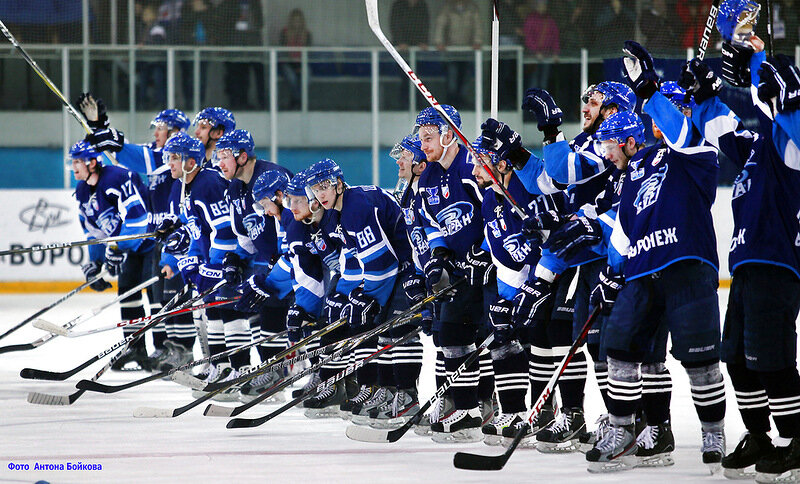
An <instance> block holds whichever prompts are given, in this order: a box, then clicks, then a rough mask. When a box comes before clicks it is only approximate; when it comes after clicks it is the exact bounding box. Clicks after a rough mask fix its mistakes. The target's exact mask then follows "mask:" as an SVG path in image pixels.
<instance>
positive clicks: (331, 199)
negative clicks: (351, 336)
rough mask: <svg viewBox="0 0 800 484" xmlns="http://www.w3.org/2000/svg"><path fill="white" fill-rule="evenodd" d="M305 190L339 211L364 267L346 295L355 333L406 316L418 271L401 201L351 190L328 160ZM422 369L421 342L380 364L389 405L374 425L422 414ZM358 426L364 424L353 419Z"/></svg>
mask: <svg viewBox="0 0 800 484" xmlns="http://www.w3.org/2000/svg"><path fill="white" fill-rule="evenodd" d="M306 186H307V187H308V189H309V190H310V191H311V193H312V194H313V195H314V196H315V198H316V199H317V201H319V203H320V205H322V206H323V207H324V208H325V209H326V210H328V211H335V212H338V214H339V223H338V227H337V231H338V232H339V234H340V237H341V239H342V240H343V242H344V247H345V248H346V249H348V250H349V251H350V252H351V253H353V254H354V255H355V257H356V258H357V260H358V262H359V263H360V265H361V267H362V275H361V279H362V280H361V281H360V284H359V286H358V287H356V288H355V289H353V290H351V291H350V292H349V294H348V295H347V299H348V304H347V307H346V309H345V310H344V314H345V315H347V316H348V322H349V324H350V328H351V331H352V332H353V333H361V332H363V331H366V330H368V329H371V328H372V327H374V326H376V325H378V324H381V323H382V322H383V321H385V320H387V319H391V318H393V317H394V316H396V315H397V314H400V313H402V312H403V311H404V310H405V308H407V307H408V305H409V301H408V299H407V298H406V295H405V293H404V292H403V290H402V287H403V286H402V284H403V281H406V280H407V279H408V278H409V277H413V275H414V269H413V263H412V251H411V247H410V245H409V243H408V239H407V238H406V234H405V226H404V225H403V219H402V214H401V211H400V207H399V206H398V205H397V201H396V200H395V199H394V198H392V196H391V195H389V194H388V193H386V192H383V191H382V190H380V189H378V188H377V187H374V186H369V185H367V186H361V187H349V186H347V185H346V184H345V182H344V176H343V174H342V172H341V169H340V168H339V167H338V165H336V163H335V162H333V161H332V160H328V159H326V160H321V161H319V162H317V163H316V164H314V165H313V166H312V167H311V168H309V170H308V178H307V179H306ZM411 329H412V327H411V325H410V324H403V325H399V326H397V327H393V328H391V329H390V330H389V331H387V333H384V334H381V335H379V337H378V341H377V343H378V345H379V346H385V345H387V344H389V343H391V342H392V341H393V340H396V339H398V338H400V337H402V336H404V335H405V334H407V333H408V332H409V331H410V330H411ZM384 361H385V359H384ZM421 368H422V343H421V342H420V340H419V337H415V338H413V339H411V340H410V341H409V342H407V343H405V344H403V345H402V346H400V347H395V348H393V349H392V350H391V351H389V361H386V362H385V363H384V364H380V362H379V365H378V384H379V385H380V386H381V390H383V392H382V393H385V401H384V402H382V403H380V404H379V405H377V406H376V407H375V408H373V409H372V410H371V411H369V413H368V415H369V419H370V423H371V424H372V425H375V426H378V427H386V426H393V425H400V424H402V423H404V422H405V421H406V420H407V419H409V418H410V417H411V416H413V415H414V414H415V413H416V412H417V411H418V410H419V401H418V398H417V379H418V378H419V373H420V370H421ZM323 379H324V377H323ZM376 399H377V397H376ZM353 422H354V423H362V422H363V421H361V420H358V419H356V418H355V417H354V419H353Z"/></svg>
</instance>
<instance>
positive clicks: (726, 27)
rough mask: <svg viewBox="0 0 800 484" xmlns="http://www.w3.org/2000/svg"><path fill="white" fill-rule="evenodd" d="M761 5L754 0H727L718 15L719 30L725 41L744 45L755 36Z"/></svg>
mask: <svg viewBox="0 0 800 484" xmlns="http://www.w3.org/2000/svg"><path fill="white" fill-rule="evenodd" d="M760 10H761V5H759V4H758V3H756V2H754V1H753V0H725V1H724V2H722V5H720V7H719V12H718V13H717V30H719V33H720V35H722V39H723V40H727V41H728V42H731V43H733V44H738V45H744V44H746V41H747V39H748V38H749V37H750V36H751V35H752V34H753V29H754V28H755V26H756V23H757V22H758V14H759V11H760ZM734 37H735V38H734Z"/></svg>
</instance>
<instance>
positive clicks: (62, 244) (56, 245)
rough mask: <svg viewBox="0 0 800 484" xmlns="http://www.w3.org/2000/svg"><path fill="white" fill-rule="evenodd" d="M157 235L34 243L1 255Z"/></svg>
mask: <svg viewBox="0 0 800 484" xmlns="http://www.w3.org/2000/svg"><path fill="white" fill-rule="evenodd" d="M155 235H156V234H155V232H150V233H147V234H135V235H119V236H116V237H106V238H105V239H91V240H77V241H75V242H56V243H53V244H44V245H32V246H30V247H22V248H19V249H8V250H1V251H0V257H2V256H4V255H11V254H27V253H29V252H37V251H40V250H53V249H69V248H71V247H83V246H85V245H95V244H112V243H115V242H124V241H126V240H137V239H146V238H149V237H155Z"/></svg>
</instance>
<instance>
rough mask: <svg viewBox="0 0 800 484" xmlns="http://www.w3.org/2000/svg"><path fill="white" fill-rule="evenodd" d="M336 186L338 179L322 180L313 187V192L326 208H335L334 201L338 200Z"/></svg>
mask: <svg viewBox="0 0 800 484" xmlns="http://www.w3.org/2000/svg"><path fill="white" fill-rule="evenodd" d="M336 188H337V183H336V181H334V180H322V181H321V182H319V183H317V184H316V185H314V186H312V187H311V192H312V193H313V194H314V197H316V199H317V201H318V202H319V203H320V205H322V206H323V208H325V210H330V209H331V208H333V203H334V202H335V201H336Z"/></svg>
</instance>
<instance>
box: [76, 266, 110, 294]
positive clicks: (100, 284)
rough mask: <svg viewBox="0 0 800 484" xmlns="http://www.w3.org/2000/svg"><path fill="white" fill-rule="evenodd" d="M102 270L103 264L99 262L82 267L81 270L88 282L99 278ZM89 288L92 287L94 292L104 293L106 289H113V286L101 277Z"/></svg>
mask: <svg viewBox="0 0 800 484" xmlns="http://www.w3.org/2000/svg"><path fill="white" fill-rule="evenodd" d="M102 268H103V263H102V262H100V261H97V260H96V261H92V262H89V263H87V264H84V265H82V266H81V270H82V271H83V275H84V277H86V282H89V281H91V280H92V279H94V278H95V277H97V275H98V274H100V271H101V270H102ZM89 287H91V288H92V290H94V291H97V292H103V291H105V290H106V289H109V288H111V284H109V283H108V281H106V280H105V279H103V278H102V277H101V278H100V279H98V280H96V281H94V282H93V283H92V284H91V285H89Z"/></svg>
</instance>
